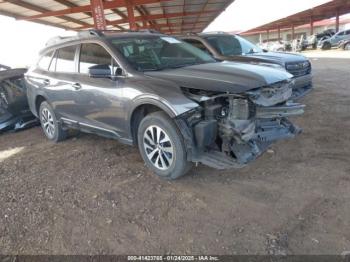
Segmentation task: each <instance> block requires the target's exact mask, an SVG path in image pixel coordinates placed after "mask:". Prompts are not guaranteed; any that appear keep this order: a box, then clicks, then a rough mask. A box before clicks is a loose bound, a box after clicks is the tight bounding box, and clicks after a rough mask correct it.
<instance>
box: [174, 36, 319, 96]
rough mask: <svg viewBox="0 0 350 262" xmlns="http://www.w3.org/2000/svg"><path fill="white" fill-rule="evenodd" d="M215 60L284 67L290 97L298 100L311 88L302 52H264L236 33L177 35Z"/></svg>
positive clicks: (307, 65) (309, 68)
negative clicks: (290, 79) (291, 82)
mask: <svg viewBox="0 0 350 262" xmlns="http://www.w3.org/2000/svg"><path fill="white" fill-rule="evenodd" d="M181 39H182V40H184V41H186V42H187V43H190V44H192V45H194V46H196V47H198V48H200V49H201V50H203V51H205V52H207V53H208V54H210V55H212V56H213V57H214V58H215V59H217V60H219V61H225V60H226V61H236V62H244V63H250V64H258V65H263V66H268V67H273V68H276V69H280V70H285V71H288V72H289V73H291V74H292V75H293V76H294V80H295V86H294V90H293V98H294V99H298V98H300V97H302V96H304V95H306V94H307V93H308V92H309V91H311V89H312V76H311V63H310V61H309V60H308V59H307V58H305V57H304V56H302V55H299V54H291V53H282V52H268V51H267V50H264V49H262V48H259V47H257V46H256V45H254V44H252V43H251V42H249V41H247V40H246V39H244V38H242V37H241V36H239V35H231V34H226V33H201V34H190V35H185V36H182V37H181Z"/></svg>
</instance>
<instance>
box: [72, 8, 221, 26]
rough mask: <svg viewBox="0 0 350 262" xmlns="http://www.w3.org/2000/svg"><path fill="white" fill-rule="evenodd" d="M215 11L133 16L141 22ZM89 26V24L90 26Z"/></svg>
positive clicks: (109, 22)
mask: <svg viewBox="0 0 350 262" xmlns="http://www.w3.org/2000/svg"><path fill="white" fill-rule="evenodd" d="M215 12H217V10H212V11H205V12H186V13H182V12H181V13H169V14H156V15H146V16H136V17H135V22H142V21H152V20H158V19H169V18H175V17H183V16H196V15H198V14H199V13H201V14H202V16H203V14H212V13H215ZM128 22H129V21H128V19H125V18H124V19H118V20H114V21H106V24H107V25H113V26H114V25H118V24H125V23H128ZM90 27H91V26H90ZM90 27H89V26H83V27H80V28H78V29H79V30H81V29H86V28H90Z"/></svg>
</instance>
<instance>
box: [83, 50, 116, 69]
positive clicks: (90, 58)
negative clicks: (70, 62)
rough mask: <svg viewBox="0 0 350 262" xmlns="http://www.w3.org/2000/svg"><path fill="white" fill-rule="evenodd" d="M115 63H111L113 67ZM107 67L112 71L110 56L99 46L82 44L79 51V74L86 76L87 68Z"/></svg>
mask: <svg viewBox="0 0 350 262" xmlns="http://www.w3.org/2000/svg"><path fill="white" fill-rule="evenodd" d="M115 64H116V63H115V62H113V65H115ZM94 65H109V67H110V68H111V72H113V70H112V56H111V55H110V54H109V53H108V52H107V50H106V49H104V48H103V47H102V46H100V45H99V44H82V45H81V49H80V59H79V73H82V74H87V73H88V72H89V67H91V66H94Z"/></svg>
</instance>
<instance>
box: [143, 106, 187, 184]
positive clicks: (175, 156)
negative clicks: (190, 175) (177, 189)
mask: <svg viewBox="0 0 350 262" xmlns="http://www.w3.org/2000/svg"><path fill="white" fill-rule="evenodd" d="M137 138H138V146H139V150H140V153H141V156H142V158H143V160H144V161H145V163H146V165H147V166H148V167H149V168H150V169H151V170H152V171H153V172H154V173H155V174H156V175H158V176H159V177H162V178H165V179H170V180H172V179H176V178H179V177H180V176H183V175H185V174H186V173H187V172H188V171H189V169H190V168H191V163H190V162H188V161H187V152H186V148H185V144H184V141H183V137H182V135H181V133H180V131H179V129H178V128H177V126H176V125H175V123H174V122H173V121H172V120H171V119H170V118H169V117H168V116H167V115H166V114H165V113H164V112H155V113H152V114H149V115H147V116H146V117H145V118H143V119H142V121H141V123H140V125H139V129H138V136H137Z"/></svg>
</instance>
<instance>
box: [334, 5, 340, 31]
mask: <svg viewBox="0 0 350 262" xmlns="http://www.w3.org/2000/svg"><path fill="white" fill-rule="evenodd" d="M335 31H336V32H339V10H338V9H337V13H336V17H335Z"/></svg>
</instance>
